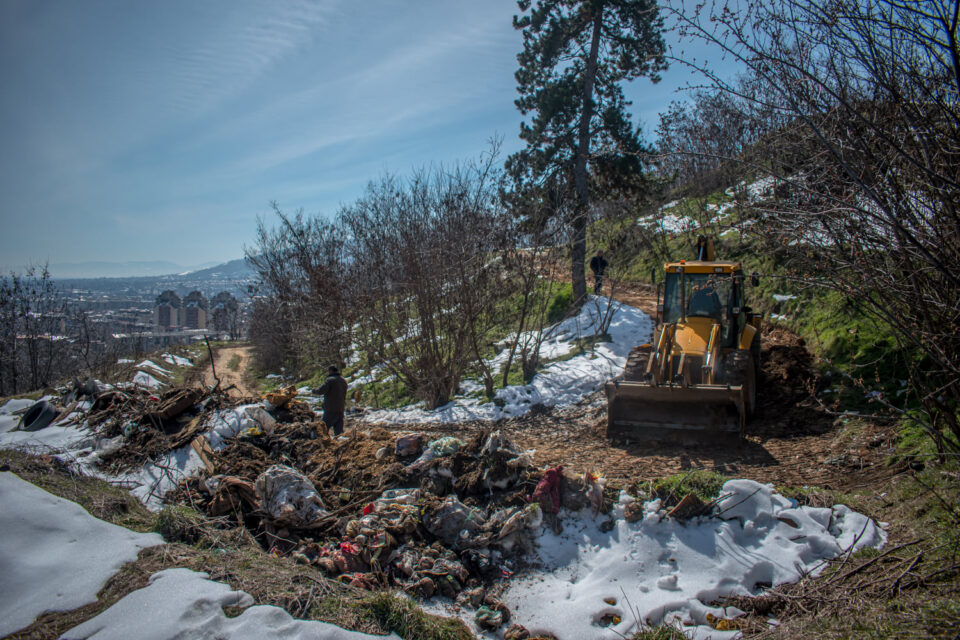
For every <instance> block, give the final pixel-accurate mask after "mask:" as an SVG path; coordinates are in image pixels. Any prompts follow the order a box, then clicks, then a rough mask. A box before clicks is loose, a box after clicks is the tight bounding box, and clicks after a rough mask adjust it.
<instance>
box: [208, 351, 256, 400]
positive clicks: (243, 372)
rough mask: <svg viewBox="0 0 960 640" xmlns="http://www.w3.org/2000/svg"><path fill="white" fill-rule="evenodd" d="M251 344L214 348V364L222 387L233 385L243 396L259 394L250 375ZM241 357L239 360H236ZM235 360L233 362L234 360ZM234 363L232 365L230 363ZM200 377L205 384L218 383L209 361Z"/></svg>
mask: <svg viewBox="0 0 960 640" xmlns="http://www.w3.org/2000/svg"><path fill="white" fill-rule="evenodd" d="M251 349H252V347H250V346H238V347H219V348H215V349H214V350H213V365H214V367H215V368H216V370H217V375H216V378H219V379H220V388H221V389H226V388H227V387H230V386H231V385H232V386H233V387H235V388H236V389H237V391H238V393H239V394H240V395H242V396H252V395H257V388H256V385H255V384H253V381H252V378H251V376H250V365H251V360H250V351H251ZM234 358H239V361H238V362H237V361H234ZM232 361H233V362H232ZM231 362H232V364H233V366H232V367H231V366H230V364H231ZM200 378H201V381H202V382H203V384H204V385H206V386H208V387H213V386H214V385H216V384H217V381H216V378H215V377H214V375H213V371H212V370H211V368H210V363H209V362H207V363H206V365H205V367H204V369H203V371H201V372H200Z"/></svg>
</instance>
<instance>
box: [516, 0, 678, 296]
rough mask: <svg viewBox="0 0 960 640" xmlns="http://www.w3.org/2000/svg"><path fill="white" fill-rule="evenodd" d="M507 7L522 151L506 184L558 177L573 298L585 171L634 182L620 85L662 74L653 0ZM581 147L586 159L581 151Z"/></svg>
mask: <svg viewBox="0 0 960 640" xmlns="http://www.w3.org/2000/svg"><path fill="white" fill-rule="evenodd" d="M532 4H533V3H532V1H531V0H517V5H518V6H519V8H520V10H521V11H522V12H523V14H522V15H520V16H514V19H513V26H514V28H516V29H520V30H522V31H523V51H522V52H521V53H520V54H519V55H518V56H517V61H518V62H519V63H520V68H519V69H518V70H517V72H516V79H517V84H518V86H517V91H518V92H519V93H520V97H519V98H518V99H517V100H516V105H517V107H518V108H519V109H520V112H521V113H522V114H524V115H525V116H526V115H528V114H530V115H531V121H530V123H529V124H528V123H527V122H524V123H522V124H521V128H520V138H521V139H523V140H524V141H525V142H526V143H527V146H526V148H525V149H524V150H523V151H520V152H518V153H516V154H514V155H513V156H511V157H510V158H509V160H508V161H507V166H508V169H509V170H510V171H511V173H512V174H513V176H514V178H515V179H516V180H517V181H518V182H521V183H525V184H528V185H536V184H542V183H543V182H544V181H551V182H554V183H556V182H557V181H558V180H560V181H564V182H566V184H568V185H569V186H572V188H573V191H575V193H576V200H575V204H574V206H573V207H572V209H573V211H572V216H571V221H570V235H571V248H572V252H571V253H572V274H571V275H572V280H573V297H574V300H576V301H577V303H578V304H579V303H582V301H583V299H584V297H585V296H586V291H587V289H586V280H585V278H584V269H583V267H584V260H585V258H586V227H587V216H588V215H589V210H590V200H591V194H590V190H591V189H590V174H591V173H592V174H593V175H594V176H595V177H597V176H598V174H600V173H603V174H605V176H606V178H607V180H605V183H606V184H609V182H610V181H609V178H610V177H611V175H612V174H619V175H625V174H630V173H633V174H634V175H636V174H637V173H638V172H639V171H640V169H642V166H641V164H640V152H641V151H643V149H644V147H643V144H642V142H641V140H640V132H639V130H637V129H635V128H634V127H633V124H632V122H631V120H630V116H629V114H628V113H627V111H626V108H627V107H628V106H629V104H630V103H629V102H628V101H627V100H626V98H625V97H624V95H623V89H622V86H621V83H622V82H623V81H625V80H633V79H636V78H639V77H641V76H648V77H650V78H651V80H653V81H654V82H656V81H657V80H659V76H658V75H657V74H658V72H660V71H662V70H664V69H665V68H666V62H665V60H664V48H665V47H664V42H663V38H662V37H661V29H662V27H663V20H662V18H661V17H660V15H659V12H658V9H657V4H656V2H655V0H537V2H536V6H534V7H533V8H531V5H532ZM591 145H593V148H594V152H593V154H591Z"/></svg>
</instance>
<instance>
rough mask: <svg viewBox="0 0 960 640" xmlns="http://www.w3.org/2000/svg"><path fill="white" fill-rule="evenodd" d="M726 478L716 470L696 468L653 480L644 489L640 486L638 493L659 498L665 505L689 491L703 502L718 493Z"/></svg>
mask: <svg viewBox="0 0 960 640" xmlns="http://www.w3.org/2000/svg"><path fill="white" fill-rule="evenodd" d="M727 480H729V478H727V477H726V476H724V475H723V474H720V473H717V472H716V471H707V470H705V469H696V470H694V471H689V472H686V473H677V474H674V475H672V476H667V477H666V478H660V479H659V480H654V481H653V482H652V483H650V484H649V485H648V486H647V488H646V490H644V489H643V487H641V491H640V493H641V494H643V496H642V497H643V499H645V500H647V499H654V498H660V499H661V500H663V501H664V503H665V505H671V504H676V503H677V502H680V500H682V499H683V497H684V496H686V495H687V494H691V493H692V494H694V495H695V496H696V497H697V498H699V499H700V500H701V501H703V502H710V501H711V500H714V499H716V498H717V497H718V496H719V495H720V489H721V487H723V483H724V482H726V481H727Z"/></svg>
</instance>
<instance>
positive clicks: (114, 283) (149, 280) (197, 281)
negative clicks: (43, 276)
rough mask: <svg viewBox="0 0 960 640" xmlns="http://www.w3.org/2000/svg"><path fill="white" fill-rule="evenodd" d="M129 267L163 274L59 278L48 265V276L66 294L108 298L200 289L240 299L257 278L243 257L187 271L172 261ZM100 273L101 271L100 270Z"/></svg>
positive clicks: (209, 293) (212, 293)
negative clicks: (225, 292) (79, 293)
mask: <svg viewBox="0 0 960 640" xmlns="http://www.w3.org/2000/svg"><path fill="white" fill-rule="evenodd" d="M84 264H98V263H84ZM99 264H105V265H110V266H111V268H113V267H116V268H117V270H118V271H119V270H120V268H121V267H122V265H124V264H128V263H117V262H114V263H99ZM129 264H132V265H134V267H135V268H142V269H146V268H147V267H146V265H153V266H152V267H151V268H160V269H162V270H163V271H164V273H162V274H160V275H139V274H137V273H136V271H135V269H134V271H133V272H132V273H131V272H130V271H128V272H125V273H124V274H123V275H116V276H97V277H90V276H87V277H84V276H65V275H62V274H63V272H62V271H57V270H55V268H54V267H56V266H57V265H51V266H50V274H51V275H52V276H53V279H54V281H55V282H56V283H57V284H58V285H59V286H60V287H62V288H64V289H66V290H68V291H71V290H78V291H83V292H86V294H106V295H107V296H117V295H124V296H128V295H156V294H157V293H159V292H160V291H164V290H166V289H172V290H174V291H176V292H177V293H179V294H180V295H185V294H186V293H188V292H189V291H194V290H200V291H201V292H203V294H204V295H207V296H213V295H215V294H217V293H219V292H221V291H229V292H231V293H233V294H234V295H235V296H237V297H238V298H243V297H246V295H247V287H248V285H251V284H253V283H254V281H255V279H256V276H255V274H254V272H253V270H252V269H250V267H249V266H247V261H246V259H244V258H238V259H237V260H231V261H230V262H224V263H222V264H214V265H213V266H207V267H205V268H200V269H192V270H187V269H186V268H184V267H182V266H178V265H176V264H174V263H171V262H139V263H129ZM157 265H159V266H157ZM164 265H165V266H164ZM171 267H172V268H171ZM178 269H179V270H178ZM99 271H100V272H101V273H102V272H103V270H99Z"/></svg>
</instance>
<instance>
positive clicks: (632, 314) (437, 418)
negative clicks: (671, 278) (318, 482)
mask: <svg viewBox="0 0 960 640" xmlns="http://www.w3.org/2000/svg"><path fill="white" fill-rule="evenodd" d="M608 305H612V307H611V311H612V318H611V320H610V326H609V328H608V330H607V333H608V334H609V336H610V339H611V340H610V342H600V343H597V344H596V345H595V347H594V348H593V350H592V351H591V352H588V353H583V354H580V355H576V356H574V357H572V358H569V359H566V360H561V361H558V362H554V363H552V364H549V365H548V366H547V367H545V369H544V370H543V371H541V372H540V373H538V374H537V375H536V376H534V378H533V380H531V382H530V384H527V385H512V386H508V387H505V388H503V389H501V390H500V391H498V392H497V394H496V402H485V401H483V400H481V399H480V398H476V397H464V396H459V397H456V398H454V399H453V401H451V402H450V403H449V404H447V405H444V406H442V407H439V408H437V409H434V410H432V411H429V410H427V409H424V408H423V407H422V405H414V406H409V407H403V408H400V409H394V410H388V409H384V410H379V411H372V412H370V413H368V414H367V415H366V416H365V418H364V419H365V420H367V421H369V422H391V423H409V422H460V421H464V420H498V419H500V418H511V417H515V416H519V415H523V414H524V413H527V412H528V411H530V409H531V408H532V407H533V406H535V405H543V406H546V407H553V406H563V405H570V404H573V403H575V402H578V401H580V400H582V399H583V398H584V397H585V396H587V395H589V394H591V393H593V392H594V391H597V390H598V389H600V388H602V387H603V384H604V383H605V382H606V381H607V380H610V379H611V378H613V377H615V376H617V375H619V374H620V372H621V371H623V366H624V364H626V361H627V355H628V354H629V353H630V350H631V349H632V348H633V347H635V346H637V345H638V344H642V343H644V342H647V341H649V340H650V337H651V334H652V332H653V322H652V321H651V319H650V317H649V316H648V315H646V314H645V313H643V312H642V311H640V310H639V309H635V308H634V307H630V306H627V305H623V304H621V303H619V302H613V301H610V300H609V299H608V298H604V297H602V296H590V299H589V300H588V301H587V303H586V304H584V305H583V307H582V308H581V310H580V314H579V315H577V316H575V317H573V318H568V319H567V320H564V321H563V322H561V323H560V324H558V325H556V326H554V327H551V328H550V329H549V331H548V333H547V335H548V336H550V337H549V339H548V340H546V341H545V342H544V343H543V344H542V345H541V347H540V357H541V358H543V359H553V358H558V357H561V356H565V355H567V354H569V353H570V352H571V351H572V350H573V349H574V348H575V346H576V341H577V340H578V339H583V338H589V337H591V336H594V335H595V334H597V333H599V332H600V330H601V329H602V327H601V326H600V325H601V323H602V320H603V317H604V313H605V312H606V310H607V306H608ZM506 359H507V352H506V350H504V351H503V352H501V353H500V354H499V355H497V356H496V357H495V358H493V359H492V360H491V365H492V366H493V368H494V369H495V370H496V369H497V368H500V367H501V366H502V365H503V364H504V363H505V362H506ZM514 366H516V363H515V364H514ZM464 386H467V387H469V386H470V385H469V382H468V383H467V384H466V385H464ZM474 386H475V383H474Z"/></svg>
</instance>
